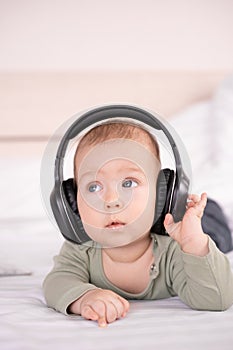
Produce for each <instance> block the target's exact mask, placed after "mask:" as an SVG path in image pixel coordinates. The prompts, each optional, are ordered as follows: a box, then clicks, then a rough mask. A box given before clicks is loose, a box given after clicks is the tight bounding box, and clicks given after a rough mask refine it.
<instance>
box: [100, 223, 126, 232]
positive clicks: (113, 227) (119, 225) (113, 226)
mask: <svg viewBox="0 0 233 350" xmlns="http://www.w3.org/2000/svg"><path fill="white" fill-rule="evenodd" d="M124 226H125V223H124V222H121V221H111V222H110V223H109V224H107V225H106V226H105V227H106V228H108V229H111V230H117V229H120V228H122V227H124Z"/></svg>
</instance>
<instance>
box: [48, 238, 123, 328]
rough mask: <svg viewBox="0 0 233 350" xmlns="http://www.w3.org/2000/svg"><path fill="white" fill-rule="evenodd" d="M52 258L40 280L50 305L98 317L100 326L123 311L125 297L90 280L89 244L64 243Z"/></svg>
mask: <svg viewBox="0 0 233 350" xmlns="http://www.w3.org/2000/svg"><path fill="white" fill-rule="evenodd" d="M54 260H55V265H54V268H53V269H52V271H51V272H50V273H49V274H48V275H47V277H46V279H45V281H44V283H43V289H44V294H45V299H46V302H47V304H48V306H49V307H52V308H54V309H55V310H57V311H59V312H62V313H64V314H68V313H74V314H78V315H82V316H83V317H85V318H87V319H91V320H98V324H99V325H100V326H102V327H103V326H104V325H106V323H107V322H109V323H110V322H113V321H115V320H116V319H117V318H120V317H123V316H124V315H125V314H126V312H127V311H128V309H129V303H128V301H127V300H125V299H123V298H122V297H120V296H119V295H117V294H116V293H114V292H111V291H109V290H102V289H100V288H98V287H97V286H96V285H94V284H92V283H90V277H89V272H90V271H89V264H90V259H89V256H88V247H85V246H79V245H77V244H73V243H71V242H65V243H64V245H63V247H62V249H61V252H60V254H59V255H58V256H56V257H55V259H54Z"/></svg>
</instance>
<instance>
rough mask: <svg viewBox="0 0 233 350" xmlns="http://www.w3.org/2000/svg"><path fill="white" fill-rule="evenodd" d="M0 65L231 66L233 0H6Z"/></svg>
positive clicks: (1, 4) (0, 13)
mask: <svg viewBox="0 0 233 350" xmlns="http://www.w3.org/2000/svg"><path fill="white" fill-rule="evenodd" d="M0 50H1V52H0V70H4V71H9V70H24V71H25V70H103V69H107V70H122V69H123V70H129V69H130V70H133V69H143V70H145V69H148V70H159V69H165V70H169V69H171V70H176V69H177V70H197V69H198V70H199V69H203V70H204V69H208V70H231V69H232V68H233V1H232V0H76V1H75V0H0Z"/></svg>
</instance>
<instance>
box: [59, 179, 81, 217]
mask: <svg viewBox="0 0 233 350" xmlns="http://www.w3.org/2000/svg"><path fill="white" fill-rule="evenodd" d="M62 186H63V190H64V193H65V196H66V200H67V202H68V203H69V205H70V207H71V209H72V210H73V212H74V213H75V214H78V207H77V186H76V183H75V181H74V179H73V178H70V179H68V180H65V181H63V182H62Z"/></svg>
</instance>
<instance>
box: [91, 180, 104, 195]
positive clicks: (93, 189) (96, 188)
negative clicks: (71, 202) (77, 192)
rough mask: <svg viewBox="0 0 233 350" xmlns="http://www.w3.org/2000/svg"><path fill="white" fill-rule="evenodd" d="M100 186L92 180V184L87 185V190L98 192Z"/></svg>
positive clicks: (100, 188)
mask: <svg viewBox="0 0 233 350" xmlns="http://www.w3.org/2000/svg"><path fill="white" fill-rule="evenodd" d="M102 188H103V187H102V186H101V185H100V184H98V183H96V182H94V183H92V184H90V185H89V186H88V191H89V192H92V193H93V192H99V191H101V190H102Z"/></svg>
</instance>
